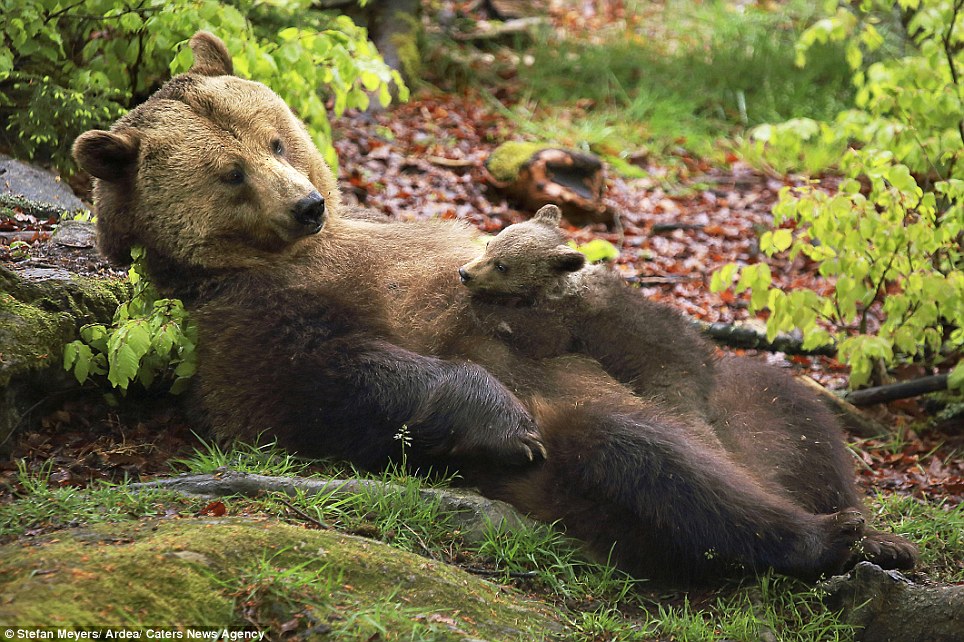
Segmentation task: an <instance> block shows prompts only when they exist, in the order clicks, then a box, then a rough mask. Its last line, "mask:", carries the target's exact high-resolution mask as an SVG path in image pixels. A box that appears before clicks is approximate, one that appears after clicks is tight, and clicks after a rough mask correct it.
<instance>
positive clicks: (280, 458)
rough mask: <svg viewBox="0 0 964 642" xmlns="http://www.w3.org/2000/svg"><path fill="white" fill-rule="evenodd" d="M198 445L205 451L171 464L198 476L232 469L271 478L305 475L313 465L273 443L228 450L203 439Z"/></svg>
mask: <svg viewBox="0 0 964 642" xmlns="http://www.w3.org/2000/svg"><path fill="white" fill-rule="evenodd" d="M198 441H200V442H201V448H199V449H198V448H196V449H195V450H194V454H193V455H191V456H190V457H187V458H184V459H175V460H173V461H172V462H171V463H172V464H174V465H175V466H176V467H178V468H183V469H186V471H187V472H190V473H195V474H208V473H215V472H218V471H220V470H224V469H229V470H235V471H237V472H239V473H253V474H256V475H269V476H281V475H305V474H306V472H307V470H308V466H309V465H310V462H308V461H306V460H303V459H299V458H297V457H295V456H294V455H292V454H291V453H289V452H287V451H285V450H283V449H281V448H279V447H278V446H277V444H276V443H275V442H273V441H272V442H269V443H265V444H258V445H249V444H244V443H240V442H235V443H234V444H232V446H231V448H229V449H227V450H224V449H222V448H221V447H220V446H218V445H217V444H216V443H214V442H206V441H204V440H203V439H201V438H200V437H198Z"/></svg>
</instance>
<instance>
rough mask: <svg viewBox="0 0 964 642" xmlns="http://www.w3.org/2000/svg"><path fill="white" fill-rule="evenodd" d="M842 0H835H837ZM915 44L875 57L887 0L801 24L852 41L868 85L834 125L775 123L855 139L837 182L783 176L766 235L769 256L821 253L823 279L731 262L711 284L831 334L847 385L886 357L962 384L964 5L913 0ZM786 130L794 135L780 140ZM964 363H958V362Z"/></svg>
mask: <svg viewBox="0 0 964 642" xmlns="http://www.w3.org/2000/svg"><path fill="white" fill-rule="evenodd" d="M830 4H831V5H832V7H836V3H835V2H833V3H830ZM901 6H902V7H903V8H904V9H905V10H906V11H907V12H908V13H907V20H906V25H907V38H908V40H909V41H910V43H912V45H913V46H914V47H915V49H914V51H912V52H911V54H910V55H903V56H901V57H899V58H893V59H883V60H880V61H878V62H872V63H870V64H866V63H865V60H866V59H865V56H864V53H863V51H864V49H867V50H870V51H876V50H877V49H879V47H880V46H881V45H882V44H883V42H884V39H883V38H882V37H881V36H880V34H879V32H878V31H877V29H876V28H875V27H874V24H873V17H874V15H875V14H874V12H875V11H876V12H885V11H889V10H890V4H889V3H885V2H876V1H872V2H866V3H863V4H861V5H860V8H859V10H858V11H859V12H861V13H862V15H863V17H864V18H865V20H864V21H863V22H861V20H859V19H858V15H857V14H855V13H854V10H853V9H852V7H851V5H850V4H849V3H843V4H842V5H841V6H840V7H839V8H837V10H836V13H834V15H833V16H832V17H830V18H827V19H825V20H821V21H819V22H817V23H816V24H815V25H814V26H813V27H811V28H810V29H809V30H808V31H806V32H805V33H804V34H803V36H802V37H801V44H800V48H799V51H798V55H799V56H801V57H803V56H804V55H805V53H806V52H807V51H809V47H811V46H812V45H813V44H814V43H816V42H826V41H841V40H843V41H846V51H847V60H848V62H849V63H850V65H851V67H852V69H853V75H854V82H855V84H856V85H857V87H858V93H857V96H856V99H855V102H856V106H857V108H856V109H853V110H849V111H846V112H843V113H841V114H840V115H839V116H838V117H837V119H836V120H835V121H834V122H833V123H832V124H814V123H803V122H801V123H794V124H787V125H784V126H782V127H780V128H772V129H770V130H768V133H767V137H769V138H770V140H771V142H772V143H773V144H774V147H775V148H776V149H780V148H781V146H782V147H783V148H787V149H802V146H804V145H806V144H807V143H806V139H807V137H813V138H817V139H819V140H820V141H821V142H822V143H828V144H832V145H839V144H841V142H842V141H848V140H856V141H858V142H859V143H860V146H859V148H856V146H855V148H854V149H851V150H849V151H848V152H847V153H846V154H844V155H843V156H842V159H841V161H840V165H839V170H840V171H841V172H842V173H843V175H844V180H843V181H842V182H841V183H840V185H839V188H838V189H837V191H836V192H835V193H827V192H826V191H825V190H823V189H821V188H819V187H816V186H813V185H808V186H803V187H798V188H789V187H788V188H784V189H783V190H782V191H781V193H780V199H779V202H778V203H777V204H776V205H775V206H774V208H773V216H774V223H775V224H776V226H777V229H774V230H772V231H769V232H766V233H764V234H763V235H762V237H761V239H760V249H761V250H763V252H764V253H765V254H767V255H768V256H773V255H775V254H777V253H781V252H787V253H788V256H789V257H790V258H791V259H794V258H797V257H806V258H807V259H808V260H810V261H812V262H814V263H815V264H816V265H817V266H818V271H819V273H820V275H821V276H822V277H824V278H826V279H828V285H829V287H827V288H824V289H821V290H820V291H817V290H813V289H807V288H796V289H793V290H792V291H783V290H781V289H779V288H774V287H771V286H772V279H771V276H772V275H771V272H770V269H769V267H768V266H767V265H766V264H763V263H760V264H756V265H748V266H738V265H736V264H730V265H727V266H725V267H724V268H722V269H721V270H719V271H718V272H716V273H715V274H714V275H713V278H712V281H711V289H713V290H714V291H719V290H722V289H725V288H727V287H730V285H731V283H732V282H733V279H734V278H737V277H738V278H737V281H736V286H735V291H736V292H743V291H746V290H749V291H750V292H751V297H750V309H751V311H754V312H756V311H759V310H763V309H768V310H769V317H768V319H767V334H768V336H769V337H770V338H771V339H772V338H773V337H775V336H776V334H777V333H779V332H785V331H790V330H793V329H799V330H800V331H802V332H803V335H804V348H810V347H816V346H819V345H825V344H828V343H832V342H835V343H836V344H837V349H838V355H839V358H840V359H841V361H843V362H844V363H847V364H848V365H849V366H850V368H851V373H850V385H851V386H852V387H856V386H860V385H863V384H866V383H868V382H871V381H874V382H879V377H875V374H877V373H879V372H880V371H881V369H882V368H880V366H883V367H890V366H894V365H896V364H899V363H905V362H915V363H921V364H923V365H925V366H927V367H931V368H933V367H942V368H945V369H949V370H950V387H951V388H952V389H957V390H961V389H964V362H961V361H960V357H961V354H962V351H964V253H962V249H961V243H962V239H964V163H962V162H961V161H962V160H964V118H962V114H964V94H962V88H964V84H962V82H961V80H960V71H959V70H964V47H962V46H961V45H962V44H964V33H962V32H964V27H962V26H961V24H960V22H961V17H962V16H964V7H962V5H961V3H960V2H951V1H950V0H929V1H921V2H917V1H915V2H904V3H901ZM778 136H785V137H789V138H790V139H791V141H790V142H788V143H780V144H779V145H778V144H776V141H777V138H778ZM955 364H957V365H956V367H955Z"/></svg>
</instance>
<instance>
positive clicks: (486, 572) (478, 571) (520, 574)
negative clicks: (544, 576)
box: [462, 566, 539, 579]
mask: <svg viewBox="0 0 964 642" xmlns="http://www.w3.org/2000/svg"><path fill="white" fill-rule="evenodd" d="M462 569H463V570H464V571H466V572H467V573H471V574H472V575H483V576H486V577H494V576H498V577H506V576H508V577H512V578H521V579H527V578H531V577H538V576H539V572H538V571H500V570H494V569H488V568H478V567H477V566H463V567H462Z"/></svg>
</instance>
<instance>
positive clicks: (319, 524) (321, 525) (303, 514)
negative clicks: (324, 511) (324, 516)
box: [278, 497, 331, 530]
mask: <svg viewBox="0 0 964 642" xmlns="http://www.w3.org/2000/svg"><path fill="white" fill-rule="evenodd" d="M278 501H280V502H281V503H282V504H284V505H285V506H287V507H288V508H290V509H291V510H292V511H294V512H295V514H297V515H298V516H299V517H301V518H302V519H304V520H305V521H307V522H311V523H312V524H314V525H315V526H317V527H318V528H320V529H322V530H331V526H329V525H328V524H326V523H325V522H323V521H321V520H319V519H315V518H314V517H312V516H311V515H309V514H308V513H306V512H304V511H303V510H301V509H300V508H298V507H297V506H295V505H294V504H292V503H291V502H289V501H288V500H287V499H285V498H284V497H279V498H278Z"/></svg>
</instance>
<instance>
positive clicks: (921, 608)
mask: <svg viewBox="0 0 964 642" xmlns="http://www.w3.org/2000/svg"><path fill="white" fill-rule="evenodd" d="M823 588H824V589H825V590H826V591H827V592H828V596H827V598H826V599H825V602H826V604H827V606H828V607H829V608H831V609H834V610H841V611H842V612H841V620H842V621H844V622H847V623H848V624H851V625H853V626H856V627H859V630H858V631H857V635H856V640H858V641H860V642H964V586H925V585H920V584H915V583H913V582H911V581H910V580H908V579H907V578H906V577H904V576H903V575H901V574H900V573H898V572H897V571H885V570H883V569H882V568H880V567H879V566H877V565H875V564H871V563H870V562H861V563H860V564H858V565H857V566H856V567H855V568H854V570H852V571H851V572H850V573H849V574H847V575H844V576H840V577H834V578H831V579H830V580H828V581H827V582H825V583H824V584H823Z"/></svg>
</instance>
